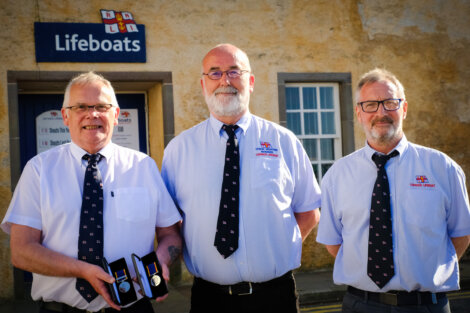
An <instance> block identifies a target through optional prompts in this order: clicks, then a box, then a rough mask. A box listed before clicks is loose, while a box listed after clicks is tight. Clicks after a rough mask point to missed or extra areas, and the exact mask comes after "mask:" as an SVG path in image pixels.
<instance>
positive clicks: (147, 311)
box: [39, 298, 155, 313]
mask: <svg viewBox="0 0 470 313" xmlns="http://www.w3.org/2000/svg"><path fill="white" fill-rule="evenodd" d="M54 304H55V305H53V306H50V307H48V305H47V303H45V304H43V303H41V304H40V305H39V307H40V308H39V313H57V312H63V313H84V312H86V310H79V309H77V308H73V307H71V306H68V305H66V304H61V303H54ZM98 312H102V311H98ZM104 312H106V313H115V312H122V313H155V311H154V310H153V307H152V303H151V302H150V300H149V299H147V298H142V299H140V300H139V301H137V302H136V303H134V304H133V305H131V306H130V307H127V308H121V311H118V310H115V309H112V308H107V309H105V310H104Z"/></svg>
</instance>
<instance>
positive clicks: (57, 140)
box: [36, 110, 70, 153]
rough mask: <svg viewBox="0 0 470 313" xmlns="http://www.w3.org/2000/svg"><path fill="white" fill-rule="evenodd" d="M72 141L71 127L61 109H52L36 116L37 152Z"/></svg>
mask: <svg viewBox="0 0 470 313" xmlns="http://www.w3.org/2000/svg"><path fill="white" fill-rule="evenodd" d="M68 142H70V133H69V128H68V127H67V126H65V125H64V122H63V120H62V114H61V113H60V111H59V110H50V111H46V112H43V113H41V114H40V115H38V116H37V117H36V143H37V145H36V147H37V153H41V152H43V151H46V150H49V149H50V148H54V147H56V146H59V145H62V144H64V143H68Z"/></svg>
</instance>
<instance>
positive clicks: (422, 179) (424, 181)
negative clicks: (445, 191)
mask: <svg viewBox="0 0 470 313" xmlns="http://www.w3.org/2000/svg"><path fill="white" fill-rule="evenodd" d="M410 186H411V187H413V188H434V187H436V184H433V183H432V182H430V181H429V179H428V178H427V177H426V175H415V179H414V180H413V181H412V182H411V183H410Z"/></svg>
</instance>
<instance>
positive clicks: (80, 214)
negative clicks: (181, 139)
mask: <svg viewBox="0 0 470 313" xmlns="http://www.w3.org/2000/svg"><path fill="white" fill-rule="evenodd" d="M118 116H119V106H118V103H117V100H116V96H115V94H114V90H113V88H112V86H111V83H110V82H109V81H108V80H106V79H104V78H103V77H102V76H100V75H97V74H95V73H92V72H90V73H85V74H81V75H79V76H77V77H75V78H74V79H72V80H71V81H70V83H69V84H68V86H67V89H66V91H65V96H64V104H63V107H62V117H63V119H64V124H65V125H66V126H68V127H69V131H70V137H71V139H72V142H71V143H69V144H64V145H61V146H58V147H55V148H52V149H50V150H48V151H45V152H43V153H40V154H38V155H37V156H35V157H34V158H32V159H31V160H30V161H29V162H28V163H27V165H26V166H25V168H24V170H23V173H22V175H21V178H20V180H19V182H18V185H17V187H16V190H15V193H14V195H13V199H12V201H11V203H10V207H9V209H8V211H7V214H6V216H5V218H4V220H3V222H2V224H1V228H2V229H3V230H4V231H5V232H7V233H10V237H11V256H12V263H13V265H14V266H15V267H18V268H20V269H23V270H26V271H30V272H32V273H33V284H32V289H31V296H32V298H33V299H34V300H36V301H38V302H39V307H40V311H39V312H41V313H51V312H83V313H85V312H89V311H90V312H96V311H100V312H117V311H116V310H119V309H120V306H118V305H117V304H116V303H114V302H113V301H112V299H111V297H110V295H109V293H108V291H107V288H106V283H108V284H109V283H113V282H115V281H117V280H118V279H117V276H116V278H113V276H111V275H109V274H108V273H107V272H105V271H104V270H103V269H102V262H103V258H106V260H107V261H108V262H110V263H111V262H113V261H115V260H118V259H121V258H125V259H126V261H127V265H128V268H129V270H130V272H131V273H130V274H131V275H132V276H134V270H133V267H132V266H131V265H132V262H131V254H132V253H135V254H137V255H140V256H144V255H146V254H148V253H151V252H152V251H153V250H154V239H155V235H156V236H157V240H158V249H157V251H156V253H157V255H158V258H159V260H160V263H161V264H162V270H163V277H164V278H165V279H167V280H168V279H169V270H168V266H169V264H170V263H171V262H172V261H173V260H174V259H175V258H176V257H177V255H178V254H179V250H180V249H181V238H180V236H179V227H178V224H177V223H178V222H179V220H180V219H181V216H180V215H179V213H178V210H177V209H176V207H175V206H174V203H173V201H172V199H171V197H170V195H169V194H168V192H167V190H166V188H165V185H164V183H163V181H162V179H161V176H160V175H159V172H158V168H157V166H156V164H155V162H154V161H153V160H152V159H151V158H150V157H148V156H147V155H145V154H143V153H141V152H138V151H134V150H131V149H128V148H124V147H120V146H117V145H115V144H113V143H112V142H111V137H112V133H113V128H114V126H115V125H116V124H117V123H118ZM126 284H128V283H127V282H126ZM127 286H130V285H129V284H128V285H127ZM121 287H122V286H121ZM136 290H138V289H137V286H136ZM138 297H139V298H140V299H141V300H139V301H136V302H134V303H132V304H129V305H128V306H127V307H125V308H123V309H122V310H121V311H122V312H136V313H137V312H139V313H140V312H153V308H152V304H151V303H150V302H149V300H148V299H147V298H142V296H141V295H138ZM165 297H166V296H163V297H161V298H158V299H157V301H160V300H163V299H164V298H165ZM106 307H108V308H107V309H105V308H106ZM109 307H111V308H109Z"/></svg>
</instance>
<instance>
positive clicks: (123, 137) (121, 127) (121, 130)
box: [112, 109, 139, 150]
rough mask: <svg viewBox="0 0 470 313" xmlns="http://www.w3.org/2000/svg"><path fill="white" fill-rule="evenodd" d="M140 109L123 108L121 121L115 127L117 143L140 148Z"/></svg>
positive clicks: (135, 148) (120, 115)
mask: <svg viewBox="0 0 470 313" xmlns="http://www.w3.org/2000/svg"><path fill="white" fill-rule="evenodd" d="M138 113H139V110H138V109H121V112H120V113H119V123H118V124H117V125H116V126H115V127H114V132H113V139H112V141H113V142H114V143H115V144H118V145H120V146H123V147H127V148H131V149H134V150H139V119H138Z"/></svg>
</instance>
